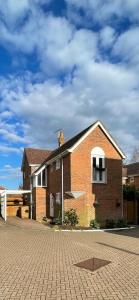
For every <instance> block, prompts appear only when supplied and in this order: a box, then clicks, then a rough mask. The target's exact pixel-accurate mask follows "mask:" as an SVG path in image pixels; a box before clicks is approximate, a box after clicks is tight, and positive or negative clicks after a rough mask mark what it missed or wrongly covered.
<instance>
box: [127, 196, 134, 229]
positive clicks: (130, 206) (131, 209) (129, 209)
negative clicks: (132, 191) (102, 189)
mask: <svg viewBox="0 0 139 300" xmlns="http://www.w3.org/2000/svg"><path fill="white" fill-rule="evenodd" d="M127 222H128V223H131V224H134V223H135V201H127Z"/></svg>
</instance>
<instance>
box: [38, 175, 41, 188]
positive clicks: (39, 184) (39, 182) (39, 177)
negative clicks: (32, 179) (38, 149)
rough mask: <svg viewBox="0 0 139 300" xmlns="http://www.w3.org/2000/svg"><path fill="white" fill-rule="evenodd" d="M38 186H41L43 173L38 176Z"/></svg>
mask: <svg viewBox="0 0 139 300" xmlns="http://www.w3.org/2000/svg"><path fill="white" fill-rule="evenodd" d="M38 186H41V173H40V174H39V175H38Z"/></svg>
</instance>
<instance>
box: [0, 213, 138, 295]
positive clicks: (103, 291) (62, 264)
mask: <svg viewBox="0 0 139 300" xmlns="http://www.w3.org/2000/svg"><path fill="white" fill-rule="evenodd" d="M138 237H139V229H134V230H132V231H131V230H130V231H127V232H126V233H125V232H121V233H120V232H117V234H116V233H108V232H107V233H104V232H94V233H92V232H55V231H52V230H50V229H47V228H46V227H45V226H44V225H42V224H39V223H37V222H36V223H35V222H33V221H30V220H26V221H21V222H20V220H18V219H15V221H14V219H10V220H8V222H7V224H5V223H4V222H3V221H1V220H0V299H14V300H16V299H21V300H23V299H37V300H39V299H40V300H45V299H48V300H67V299H69V300H70V299H74V300H81V299H92V300H104V299H105V300H113V299H114V300H122V299H123V300H139V239H138ZM93 257H96V258H99V259H104V260H108V261H111V263H110V264H108V265H106V266H104V267H101V268H100V269H98V270H96V271H94V272H91V271H89V270H85V269H81V268H78V267H77V266H75V264H77V263H79V262H81V261H84V260H87V259H90V258H93Z"/></svg>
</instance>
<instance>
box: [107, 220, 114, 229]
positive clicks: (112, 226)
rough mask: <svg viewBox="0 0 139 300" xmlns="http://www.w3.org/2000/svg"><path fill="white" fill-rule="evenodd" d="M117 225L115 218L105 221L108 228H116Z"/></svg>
mask: <svg viewBox="0 0 139 300" xmlns="http://www.w3.org/2000/svg"><path fill="white" fill-rule="evenodd" d="M115 225H116V222H115V220H113V219H107V220H106V223H105V226H106V228H114V227H115Z"/></svg>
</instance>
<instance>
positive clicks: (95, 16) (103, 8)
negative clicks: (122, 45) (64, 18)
mask: <svg viewBox="0 0 139 300" xmlns="http://www.w3.org/2000/svg"><path fill="white" fill-rule="evenodd" d="M66 2H67V4H68V5H69V7H70V9H71V10H74V9H75V7H76V8H78V9H80V8H82V9H84V12H85V14H86V17H88V18H90V19H92V20H96V21H99V22H100V23H103V22H109V21H110V20H111V18H112V17H115V16H117V17H118V18H122V17H127V16H128V18H129V19H130V20H131V21H135V22H136V21H139V14H138V11H139V0H126V1H123V0H113V1H104V0H97V1H92V0H66ZM72 6H73V8H72ZM75 21H76V20H75Z"/></svg>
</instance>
